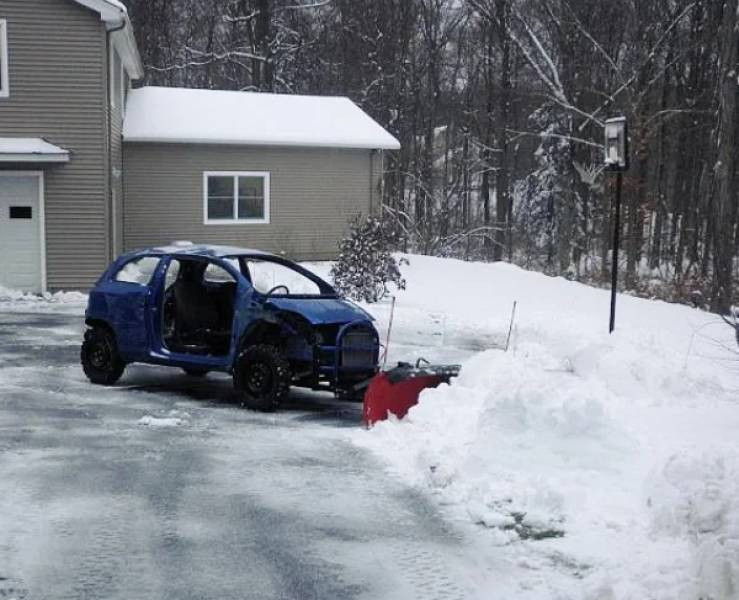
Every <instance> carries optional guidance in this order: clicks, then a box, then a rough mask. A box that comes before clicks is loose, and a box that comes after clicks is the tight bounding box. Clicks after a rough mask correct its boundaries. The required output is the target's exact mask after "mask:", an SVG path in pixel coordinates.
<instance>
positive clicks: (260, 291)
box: [82, 244, 379, 410]
mask: <svg viewBox="0 0 739 600" xmlns="http://www.w3.org/2000/svg"><path fill="white" fill-rule="evenodd" d="M288 286H293V290H292V291H291V290H290V288H289V287H288ZM85 317H86V323H87V325H88V327H89V328H90V329H89V330H88V332H87V334H86V342H85V344H83V349H82V363H83V367H85V372H86V373H87V374H88V377H90V379H91V380H93V381H95V382H97V383H112V382H114V381H115V380H117V379H118V377H120V374H122V371H123V367H125V365H126V364H129V363H133V362H142V363H150V364H158V365H166V366H173V367H179V368H182V369H184V370H185V371H186V372H188V373H189V374H192V375H201V374H204V373H206V372H208V371H223V372H227V373H232V374H233V375H234V380H235V383H236V385H237V388H239V391H240V392H242V393H246V394H247V396H248V395H249V393H250V392H251V395H252V396H254V395H259V394H258V393H257V392H258V391H259V390H257V389H256V388H254V389H251V390H250V389H248V382H247V381H246V379H249V378H251V379H253V380H254V382H257V383H258V382H259V381H261V382H262V383H264V381H265V380H267V383H270V382H271V383H273V384H274V383H275V382H274V381H273V380H274V379H275V378H278V379H284V378H286V377H287V378H288V381H286V382H285V381H282V382H281V387H280V389H279V390H277V392H278V393H277V395H278V396H280V398H276V399H274V398H273V399H271V400H269V401H265V402H261V403H260V402H251V403H250V398H247V399H246V404H247V405H253V406H252V407H254V408H260V409H264V410H271V409H274V408H276V407H277V404H279V400H280V399H281V397H282V396H284V392H285V391H286V388H287V387H289V386H291V385H292V386H299V387H307V388H311V389H324V390H331V391H334V392H335V393H337V394H338V395H341V396H351V395H354V394H355V392H356V391H357V390H358V389H361V387H362V385H363V384H364V383H365V382H366V381H367V380H368V379H369V378H371V377H372V376H373V375H374V374H375V373H376V372H377V362H378V355H379V337H378V334H377V331H376V329H375V327H374V326H373V324H372V317H371V316H370V315H369V314H368V313H366V312H365V311H364V310H362V309H361V308H360V307H358V306H356V305H355V304H353V303H351V302H349V301H347V300H345V299H343V298H341V297H339V296H338V294H337V293H336V291H335V290H334V289H333V287H332V286H330V285H329V284H328V283H326V282H325V281H323V280H322V279H320V278H319V277H317V276H316V275H314V274H313V273H311V272H310V271H308V270H306V269H304V268H303V267H301V266H300V265H297V264H295V263H293V262H291V261H289V260H286V259H284V258H282V257H279V256H275V255H272V254H268V253H265V252H261V251H258V250H248V249H244V248H231V247H224V246H205V245H189V244H181V245H174V246H170V247H165V248H153V249H149V250H142V251H137V252H133V253H129V254H125V255H123V256H121V257H120V258H118V259H117V260H116V261H114V262H113V263H112V264H111V265H110V266H109V267H108V269H106V271H105V272H104V273H103V275H102V276H101V277H100V279H99V280H98V282H97V284H96V285H95V288H94V289H93V290H92V291H91V293H90V297H89V303H88V308H87V311H86V314H85ZM105 332H107V333H105ZM255 348H260V349H261V351H255V350H254V349H255ZM110 354H113V357H112V358H113V359H114V360H113V361H112V362H113V363H114V364H113V365H110V364H109V363H110V361H111V356H109V355H110ZM106 360H107V361H108V362H107V363H106ZM255 361H256V362H259V361H262V362H265V363H267V364H266V365H263V366H264V368H263V369H262V374H261V376H259V374H255V373H254V372H253V371H254V369H255V368H250V367H249V364H247V363H249V362H251V363H254V362H255ZM278 366H279V368H277V367H278ZM96 370H100V371H103V372H106V373H103V376H96V375H100V374H96ZM117 371H120V373H117ZM242 371H243V372H242ZM286 371H287V373H286ZM91 375H92V376H91ZM116 375H117V376H116ZM245 378H246V379H245ZM96 379H97V381H96ZM244 385H246V389H242V388H244ZM257 387H258V386H257ZM267 387H268V388H269V387H270V386H267ZM272 387H274V386H272ZM270 390H271V391H270ZM270 390H267V391H268V392H270V393H271V392H273V391H275V390H274V389H272V388H270ZM268 395H269V394H268ZM251 400H253V398H251Z"/></svg>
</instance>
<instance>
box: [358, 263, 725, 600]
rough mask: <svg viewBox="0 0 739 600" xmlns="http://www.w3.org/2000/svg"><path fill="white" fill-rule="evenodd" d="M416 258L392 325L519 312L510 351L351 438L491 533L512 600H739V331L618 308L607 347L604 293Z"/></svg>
mask: <svg viewBox="0 0 739 600" xmlns="http://www.w3.org/2000/svg"><path fill="white" fill-rule="evenodd" d="M410 261H411V266H410V267H408V268H406V269H404V276H406V278H407V279H408V290H407V292H400V293H399V294H398V303H399V307H400V308H399V310H398V312H397V313H396V319H397V320H398V329H400V330H406V331H412V330H413V329H414V328H421V327H423V323H421V322H418V320H419V315H420V314H423V312H424V310H425V314H426V322H427V324H428V322H429V320H430V319H429V318H428V316H429V315H430V314H436V315H437V317H436V318H437V319H438V318H441V319H442V320H444V321H445V322H447V323H455V324H459V323H467V324H471V323H473V322H475V321H476V322H478V323H479V328H481V329H487V330H490V331H491V332H495V331H497V332H498V334H499V337H504V336H505V333H506V329H507V321H508V319H509V318H510V308H511V304H512V302H513V300H518V303H519V310H518V315H519V316H518V324H517V327H516V332H515V335H514V340H513V342H514V343H513V346H512V348H511V350H510V351H509V352H508V353H505V352H502V351H500V350H487V351H485V352H482V353H478V354H476V355H475V356H473V357H472V358H470V359H468V360H467V361H465V363H464V366H463V369H462V373H461V375H460V377H459V378H458V379H457V380H456V381H455V382H454V383H453V384H452V385H451V386H442V387H440V388H438V389H436V390H427V391H426V392H424V393H423V394H422V396H421V401H420V403H419V405H418V406H416V407H414V408H413V409H412V410H411V411H410V413H409V415H408V417H407V418H406V419H405V420H403V421H396V420H393V421H388V422H385V423H381V424H378V425H377V426H376V427H375V428H374V429H373V430H371V431H370V432H361V433H359V434H357V435H356V436H355V439H356V442H357V443H358V444H360V445H362V446H365V447H368V448H371V449H372V450H373V451H375V452H377V453H378V454H379V455H380V456H382V457H383V458H384V459H385V460H386V461H387V462H388V463H389V464H390V465H391V467H392V469H393V470H394V471H395V472H396V473H397V474H398V475H399V476H401V477H403V478H404V479H405V480H407V481H409V482H412V483H413V484H415V485H417V486H419V487H421V488H422V489H426V490H428V491H430V492H431V493H433V494H434V495H435V496H436V497H437V498H438V499H439V501H440V502H441V503H442V505H443V506H445V508H446V510H448V511H450V513H451V514H453V515H456V516H457V517H459V518H462V519H464V520H466V521H468V522H471V523H474V524H477V525H478V526H479V527H480V529H481V530H484V532H485V535H486V537H487V543H493V544H496V545H497V546H498V553H497V558H496V560H497V561H498V563H499V562H500V560H501V558H505V560H507V561H509V562H508V563H507V567H506V568H505V569H503V570H502V572H501V573H500V574H499V577H500V579H501V581H503V580H508V581H509V583H510V586H511V589H513V590H515V591H514V592H511V593H512V594H513V595H514V596H516V597H527V598H529V597H530V598H592V599H595V598H598V599H600V598H618V599H621V598H664V599H665V600H666V599H668V598H669V599H675V598H680V599H683V598H684V599H686V600H687V599H689V598H690V599H695V598H699V597H702V598H712V599H714V600H718V599H729V598H738V597H739V448H737V445H736V443H735V440H736V434H737V431H739V403H737V401H736V390H737V389H739V379H737V372H739V367H735V366H733V363H732V362H731V361H732V360H734V358H735V353H734V346H733V341H732V338H731V330H730V329H729V328H728V327H726V326H725V325H722V324H720V322H719V321H717V319H716V318H715V317H714V316H712V315H708V314H706V313H702V312H700V311H696V310H692V309H689V308H686V307H682V306H676V305H669V304H665V303H661V302H650V301H645V300H640V299H637V298H630V297H620V298H619V313H618V321H617V327H618V329H617V333H616V334H615V335H613V336H609V335H607V333H605V332H604V330H605V329H606V326H607V318H608V293H607V292H604V291H602V290H596V289H592V288H588V287H585V286H582V285H579V284H576V283H571V282H568V281H565V280H563V279H556V278H549V277H546V276H543V275H540V274H536V273H529V272H525V271H523V270H520V269H517V268H515V267H512V266H510V265H503V264H494V265H485V264H469V263H461V262H458V261H450V260H441V259H430V258H425V257H410ZM378 308H379V309H378ZM378 308H370V310H375V311H376V313H377V314H378V315H379V316H380V318H381V319H384V318H385V309H384V308H383V307H378ZM411 308H412V309H413V311H414V312H411V311H410V309H411ZM410 315H415V316H413V317H411V320H412V322H407V321H406V322H403V321H404V320H405V319H407V318H408V317H409V316H410ZM382 324H383V323H382V322H381V323H380V325H381V326H382ZM453 327H454V326H453ZM449 333H450V332H447V335H448V334H449ZM448 350H449V352H450V354H451V355H454V354H455V352H456V350H455V349H454V348H451V347H450V348H448ZM440 356H442V357H443V354H440Z"/></svg>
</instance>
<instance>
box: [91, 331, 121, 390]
mask: <svg viewBox="0 0 739 600" xmlns="http://www.w3.org/2000/svg"><path fill="white" fill-rule="evenodd" d="M80 362H81V363H82V370H83V371H84V372H85V375H87V378H88V379H89V380H90V381H92V383H96V384H98V385H113V384H114V383H115V382H116V381H118V380H119V379H120V378H121V375H123V371H124V370H125V369H126V363H124V362H123V361H122V360H121V357H120V355H119V354H118V344H117V343H116V341H115V335H113V332H112V331H110V329H107V328H105V327H100V326H95V327H92V328H91V329H88V330H87V331H86V332H85V340H84V341H83V342H82V349H81V350H80Z"/></svg>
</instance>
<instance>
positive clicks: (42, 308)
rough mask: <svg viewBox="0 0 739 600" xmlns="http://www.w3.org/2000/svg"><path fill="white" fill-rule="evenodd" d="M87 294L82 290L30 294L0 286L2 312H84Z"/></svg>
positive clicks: (0, 310) (0, 309)
mask: <svg viewBox="0 0 739 600" xmlns="http://www.w3.org/2000/svg"><path fill="white" fill-rule="evenodd" d="M86 305H87V295H86V294H82V293H80V292H55V293H53V294H52V293H49V292H47V293H45V294H43V295H38V294H29V293H27V292H21V291H18V290H13V289H10V288H6V287H3V286H0V312H59V311H60V309H62V312H75V313H76V312H80V313H81V312H84V310H85V306H86Z"/></svg>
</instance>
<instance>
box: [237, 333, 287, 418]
mask: <svg viewBox="0 0 739 600" xmlns="http://www.w3.org/2000/svg"><path fill="white" fill-rule="evenodd" d="M290 377H291V376H290V364H289V363H288V362H287V359H286V358H285V357H284V356H283V355H282V353H281V352H280V351H279V350H278V349H277V348H275V347H274V346H270V345H268V344H260V345H257V346H251V347H249V348H247V349H246V350H244V351H243V352H241V354H239V357H238V358H237V359H236V365H235V366H234V387H235V388H236V391H237V392H238V394H239V396H240V400H241V405H242V406H244V407H246V408H250V409H252V410H258V411H261V412H274V411H275V410H277V409H278V408H279V406H280V403H281V402H282V400H284V398H285V396H287V393H288V391H289V390H290Z"/></svg>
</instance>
